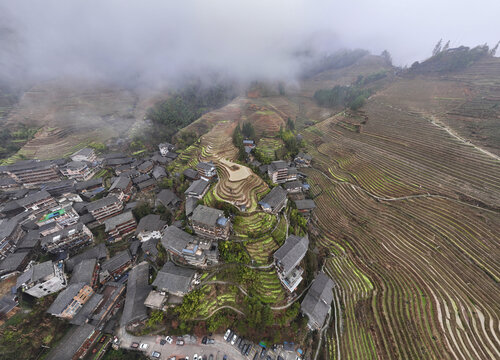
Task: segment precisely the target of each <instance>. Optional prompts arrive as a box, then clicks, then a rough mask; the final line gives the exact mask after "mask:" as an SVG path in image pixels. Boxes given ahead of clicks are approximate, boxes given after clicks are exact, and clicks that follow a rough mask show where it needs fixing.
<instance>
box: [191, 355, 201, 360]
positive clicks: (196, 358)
mask: <svg viewBox="0 0 500 360" xmlns="http://www.w3.org/2000/svg"><path fill="white" fill-rule="evenodd" d="M193 360H201V359H199V358H198V354H194V356H193Z"/></svg>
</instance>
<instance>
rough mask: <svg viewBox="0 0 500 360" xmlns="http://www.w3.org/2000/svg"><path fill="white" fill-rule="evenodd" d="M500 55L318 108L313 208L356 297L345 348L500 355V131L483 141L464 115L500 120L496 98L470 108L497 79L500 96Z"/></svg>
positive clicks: (338, 274)
mask: <svg viewBox="0 0 500 360" xmlns="http://www.w3.org/2000/svg"><path fill="white" fill-rule="evenodd" d="M499 64H500V61H498V59H490V60H485V61H481V62H480V63H478V64H475V65H472V66H471V67H470V68H468V69H466V70H464V71H463V72H460V73H456V74H451V75H447V76H446V77H430V76H419V77H417V78H412V79H408V78H396V79H394V81H393V82H391V83H390V84H388V85H385V86H384V87H383V88H382V89H381V90H380V91H378V92H377V93H376V94H375V95H372V96H371V98H369V100H368V101H367V103H366V105H365V106H364V107H363V108H362V112H358V113H352V112H349V111H339V112H337V113H336V114H335V115H333V116H329V117H323V118H319V119H318V118H316V119H314V120H315V121H316V124H315V125H314V126H311V127H308V128H306V129H305V131H303V134H304V137H305V139H306V141H307V144H308V145H307V150H308V152H309V153H310V154H311V155H312V156H313V159H314V165H313V168H311V169H307V170H305V172H306V173H307V175H308V181H309V183H310V185H311V187H312V192H313V193H314V194H316V197H315V202H316V205H317V208H316V210H315V212H314V220H313V222H314V225H315V226H316V227H317V228H318V229H319V231H320V233H321V240H320V242H321V246H322V247H325V248H328V249H329V250H330V257H329V258H328V259H327V261H326V266H325V271H326V272H327V273H328V274H329V275H330V276H331V277H332V278H333V279H334V280H335V282H336V283H337V285H338V288H337V289H336V292H335V301H334V305H335V311H336V313H340V311H342V319H336V320H334V321H333V323H332V326H331V327H330V328H329V329H327V331H326V342H325V344H324V346H325V350H326V351H327V352H328V353H329V356H330V357H331V358H344V359H346V358H348V359H370V358H384V359H386V358H387V359H452V358H453V359H493V358H498V357H500V306H499V304H500V292H499V290H498V285H499V280H500V267H499V264H500V251H499V248H498V243H499V234H500V161H499V160H498V158H497V157H496V156H495V154H494V152H495V151H496V148H495V145H494V143H495V141H494V140H492V139H493V137H494V136H495V134H494V133H492V134H488V135H487V134H486V133H484V134H483V135H484V136H483V137H482V141H481V142H477V143H476V142H475V138H474V136H472V137H469V136H468V135H470V131H468V130H467V128H466V127H464V126H459V125H457V124H459V123H462V124H463V123H464V122H465V121H469V120H470V119H466V117H471V116H472V115H474V117H475V120H476V122H478V123H480V124H481V122H482V121H483V120H484V121H485V122H488V123H492V122H493V121H495V126H496V129H498V125H499V124H498V114H497V113H494V111H496V110H495V108H494V109H490V110H491V111H490V112H485V113H484V114H485V115H484V116H483V117H481V115H480V113H479V112H477V111H475V110H471V111H470V112H467V111H468V110H467V109H473V108H474V106H476V105H477V101H478V100H477V99H478V96H481V95H480V94H482V93H484V92H487V93H488V94H489V96H490V98H491V99H496V97H497V96H498V95H497V84H496V83H495V84H492V83H491V82H492V81H493V82H495V81H497V80H496V79H497V77H496V76H497V75H496V74H497V70H491V69H498V66H499ZM487 67H489V69H490V70H486V68H487ZM489 74H493V75H492V76H491V79H492V80H490V81H489V82H488V81H486V78H487V77H488V76H489ZM307 89H308V91H309V92H310V91H311V90H310V88H307ZM471 104H476V105H474V106H473V105H471ZM483 105H484V103H483ZM471 106H472V107H471ZM484 106H488V104H486V105H484ZM466 110H467V111H466ZM457 113H460V116H459V117H454V116H455V115H454V114H457ZM494 119H496V120H494ZM355 124H356V125H360V127H359V128H356V127H355V126H354V125H355ZM483 146H484V147H488V148H487V149H485V148H483ZM496 146H498V142H497V143H496ZM483 150H486V151H483Z"/></svg>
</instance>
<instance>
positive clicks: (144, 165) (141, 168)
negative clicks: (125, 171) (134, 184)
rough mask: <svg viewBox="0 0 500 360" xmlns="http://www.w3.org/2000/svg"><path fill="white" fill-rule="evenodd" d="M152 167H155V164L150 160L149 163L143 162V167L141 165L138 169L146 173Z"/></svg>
mask: <svg viewBox="0 0 500 360" xmlns="http://www.w3.org/2000/svg"><path fill="white" fill-rule="evenodd" d="M152 166H153V162H152V161H149V160H148V161H145V162H143V163H142V164H141V165H139V166H138V167H137V170H139V171H146V170H147V169H149V168H150V167H152Z"/></svg>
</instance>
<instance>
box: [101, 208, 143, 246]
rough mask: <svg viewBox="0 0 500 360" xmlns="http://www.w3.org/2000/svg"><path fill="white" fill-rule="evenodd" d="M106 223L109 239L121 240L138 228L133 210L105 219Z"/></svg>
mask: <svg viewBox="0 0 500 360" xmlns="http://www.w3.org/2000/svg"><path fill="white" fill-rule="evenodd" d="M104 225H105V229H104V231H106V234H108V240H109V241H119V240H121V239H123V238H124V237H125V236H127V235H129V234H132V233H133V232H134V231H135V229H136V228H137V222H136V221H135V218H134V215H132V212H131V211H127V212H124V213H122V214H119V215H116V216H113V217H111V218H108V219H106V220H104Z"/></svg>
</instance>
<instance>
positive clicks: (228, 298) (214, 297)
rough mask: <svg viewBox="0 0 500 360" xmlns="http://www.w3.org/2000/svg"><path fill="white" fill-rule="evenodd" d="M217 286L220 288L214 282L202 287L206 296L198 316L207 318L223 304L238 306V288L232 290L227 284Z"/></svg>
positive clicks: (199, 308)
mask: <svg viewBox="0 0 500 360" xmlns="http://www.w3.org/2000/svg"><path fill="white" fill-rule="evenodd" d="M217 287H218V288H220V290H216V285H213V284H210V285H205V286H203V287H202V288H201V291H203V293H204V295H205V297H204V301H203V302H202V303H201V304H200V305H199V307H198V313H197V315H196V316H195V317H196V318H206V317H208V316H210V315H212V314H213V313H214V312H215V311H216V310H217V309H219V308H220V307H222V306H234V307H238V305H237V304H236V297H237V296H238V290H237V289H232V290H231V289H230V288H229V287H228V286H226V285H217Z"/></svg>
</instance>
